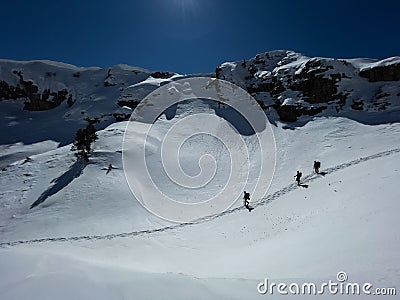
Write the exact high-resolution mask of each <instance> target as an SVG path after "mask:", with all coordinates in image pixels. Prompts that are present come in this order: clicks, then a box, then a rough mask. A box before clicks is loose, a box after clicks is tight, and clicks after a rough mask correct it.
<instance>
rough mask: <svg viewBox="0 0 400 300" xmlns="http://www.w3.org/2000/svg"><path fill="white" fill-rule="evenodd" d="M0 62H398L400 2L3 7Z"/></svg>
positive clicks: (160, 65)
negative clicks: (272, 56) (287, 54)
mask: <svg viewBox="0 0 400 300" xmlns="http://www.w3.org/2000/svg"><path fill="white" fill-rule="evenodd" d="M0 4H1V6H0V9H1V16H0V28H1V36H0V58H8V59H16V60H31V59H50V60H56V61H63V62H67V63H72V64H75V65H79V66H101V67H108V66H112V65H115V64H118V63H126V64H129V65H136V66H140V67H144V68H148V69H151V70H171V71H176V72H182V73H197V72H212V71H214V69H215V67H216V66H217V65H218V64H220V63H222V62H225V61H232V60H242V59H243V58H251V57H254V56H255V55H256V54H258V53H262V52H265V51H269V50H275V49H290V50H295V51H299V52H302V53H304V54H306V55H309V56H326V57H341V58H352V57H372V58H384V57H389V56H395V55H400V38H399V37H400V1H397V0H394V1H391V0H389V1H386V0H381V1H369V0H363V1H362V0H332V1H325V0H318V1H317V0H304V1H302V0H297V1H296V0H292V1H285V0H275V1H270V0H243V1H242V0H240V1H239V0H116V1H111V0H93V1H92V0H68V1H67V0H51V1H50V0H38V1H30V0H20V1H15V0H0Z"/></svg>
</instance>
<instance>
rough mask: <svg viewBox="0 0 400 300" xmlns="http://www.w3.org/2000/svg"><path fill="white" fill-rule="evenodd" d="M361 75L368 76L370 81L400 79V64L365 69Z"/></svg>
mask: <svg viewBox="0 0 400 300" xmlns="http://www.w3.org/2000/svg"><path fill="white" fill-rule="evenodd" d="M359 75H360V76H361V77H364V78H368V81H369V82H377V81H400V64H393V65H387V66H378V67H374V68H369V69H364V70H362V71H360V73H359Z"/></svg>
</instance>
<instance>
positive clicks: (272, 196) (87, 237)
mask: <svg viewBox="0 0 400 300" xmlns="http://www.w3.org/2000/svg"><path fill="white" fill-rule="evenodd" d="M396 153H400V148H395V149H392V150H388V151H383V152H379V153H376V154H372V155H369V156H365V157H361V158H358V159H355V160H352V161H349V162H346V163H343V164H340V165H337V166H334V167H331V168H327V169H325V170H323V171H322V172H325V173H326V175H329V174H331V173H334V172H337V171H340V170H342V169H345V168H348V167H351V166H354V165H358V164H360V163H362V162H366V161H369V160H372V159H377V158H381V157H385V156H389V155H392V154H396ZM322 172H321V173H322ZM321 177H323V176H322V175H319V174H314V173H313V174H309V175H307V176H305V177H303V180H302V183H307V182H312V181H314V180H316V179H319V178H321ZM297 188H299V187H298V185H297V183H295V182H294V183H292V184H289V185H287V186H285V187H283V188H281V189H280V190H278V191H276V192H274V193H272V194H270V195H268V196H266V197H264V198H260V199H258V200H256V201H254V202H252V203H251V204H252V207H254V208H255V207H257V206H261V205H266V204H269V203H271V202H272V201H274V200H276V199H278V198H279V197H281V196H283V195H285V194H287V193H289V192H291V191H293V190H295V189H297ZM245 209H246V208H245V207H244V206H239V207H235V208H231V209H228V210H225V211H223V212H222V213H219V214H216V215H211V216H206V217H203V218H200V219H197V220H194V221H192V222H187V223H180V224H176V225H171V226H167V227H162V228H156V229H150V230H140V231H132V232H123V233H114V234H106V235H84V236H73V237H53V238H40V239H32V240H19V241H12V242H0V247H2V248H4V247H12V246H17V245H22V244H34V243H47V242H72V241H90V240H111V239H115V238H126V237H134V236H140V235H147V234H153V233H158V232H164V231H167V230H173V229H177V228H182V227H185V226H191V225H196V224H200V223H203V222H206V221H211V220H212V219H215V218H217V217H222V216H225V215H228V214H232V213H235V212H238V211H240V210H245Z"/></svg>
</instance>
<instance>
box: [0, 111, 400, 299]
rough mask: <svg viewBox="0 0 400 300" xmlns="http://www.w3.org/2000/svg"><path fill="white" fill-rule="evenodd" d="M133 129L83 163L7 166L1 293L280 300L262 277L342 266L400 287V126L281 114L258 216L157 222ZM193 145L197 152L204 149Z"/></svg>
mask: <svg viewBox="0 0 400 300" xmlns="http://www.w3.org/2000/svg"><path fill="white" fill-rule="evenodd" d="M177 111H179V109H178V110H177ZM125 126H126V123H125V122H121V123H116V124H112V125H110V126H109V127H107V128H106V129H104V130H102V131H100V132H99V140H98V141H96V144H95V150H94V153H93V155H92V158H91V161H90V163H89V164H88V165H87V166H86V167H84V166H82V165H80V163H79V162H75V157H74V156H73V154H72V153H71V152H70V150H69V149H70V146H65V147H61V148H58V149H55V150H51V151H48V152H43V153H38V154H36V155H32V156H31V158H32V160H31V161H27V162H25V161H24V160H20V161H17V162H14V163H12V164H11V165H9V166H7V167H6V169H5V170H3V171H1V177H0V201H1V202H0V205H1V210H0V222H1V223H0V226H1V227H0V230H1V231H0V234H1V240H0V241H1V243H2V246H3V247H2V248H1V249H0V278H1V280H0V298H1V299H25V298H28V297H29V298H30V299H188V298H191V299H260V298H262V297H266V298H267V297H271V296H270V295H265V296H260V295H259V294H258V293H257V285H258V283H259V282H261V281H263V280H264V278H265V277H267V278H269V279H270V280H272V281H275V282H280V281H281V280H286V281H288V280H289V281H291V280H293V281H302V280H305V281H307V282H309V281H312V280H315V281H316V282H319V281H322V280H328V279H332V280H335V277H336V273H337V272H339V271H345V272H347V274H348V275H349V281H351V282H355V281H358V282H360V283H363V282H366V281H367V282H371V283H373V284H374V286H375V287H393V286H395V287H396V286H397V288H398V287H399V283H400V266H399V261H400V251H399V250H400V247H399V246H400V234H399V232H398V227H399V221H398V211H399V209H400V203H399V201H398V192H397V182H398V176H399V170H400V152H399V151H398V147H399V145H400V134H399V133H400V125H399V124H397V123H395V124H384V125H374V126H369V125H363V124H360V123H357V122H355V121H352V120H349V119H346V118H316V119H314V120H313V121H312V122H309V123H307V124H306V125H304V126H302V127H299V128H295V129H292V130H289V129H284V126H283V125H282V124H281V123H279V122H278V123H277V126H276V127H273V130H274V133H275V138H276V143H277V169H276V174H275V177H274V179H273V183H272V186H271V189H270V191H269V193H268V194H269V195H270V197H269V198H267V199H266V200H265V201H264V202H263V200H261V199H252V204H253V205H255V206H256V208H255V209H254V210H253V211H252V212H251V213H249V212H248V211H247V210H245V209H233V210H231V211H228V213H226V214H224V215H221V216H219V217H217V218H215V219H213V220H210V221H207V222H199V223H196V222H195V224H189V225H179V224H178V225H174V224H170V223H167V222H166V221H163V220H160V219H158V218H157V217H155V216H153V215H151V214H150V213H149V212H148V211H147V210H145V209H144V208H143V207H141V206H140V205H139V203H138V202H137V201H136V200H135V199H134V198H133V196H132V194H131V192H130V190H129V188H128V186H127V183H126V181H125V178H124V172H123V169H122V162H121V146H122V138H123V133H124V129H125ZM21 147H23V146H22V145H21ZM392 149H394V151H392V152H387V151H388V150H392ZM396 149H397V150H396ZM186 150H188V151H187V152H186V155H190V153H192V155H193V157H198V155H197V153H196V151H197V150H198V149H197V148H196V145H193V147H192V148H191V149H186ZM10 151H11V150H10ZM385 151H386V152H385ZM382 152H383V154H381V155H377V156H373V155H374V154H377V153H382ZM362 157H369V158H370V159H364V160H358V161H357V159H359V158H362ZM313 160H320V161H321V162H322V171H324V170H325V169H328V172H327V174H326V175H325V176H323V175H313V176H312V177H310V178H309V182H306V183H307V184H308V185H309V187H308V188H303V187H297V186H295V185H293V175H294V174H295V171H296V170H301V171H302V172H303V174H304V175H309V174H312V162H313ZM351 161H352V163H350V164H347V165H346V164H344V163H346V162H351ZM109 163H112V165H113V166H114V167H115V168H114V169H112V170H111V172H109V173H108V174H107V166H108V164H109ZM183 163H184V164H185V163H186V164H187V165H184V166H183V168H187V169H190V168H191V167H192V165H191V163H196V161H195V162H192V161H190V159H186V160H184V161H183ZM335 166H339V167H338V168H336V169H335V168H331V167H335ZM329 168H331V169H329ZM271 195H272V196H271ZM188 196H190V195H188ZM38 198H41V199H42V200H43V202H42V203H41V204H40V205H39V206H37V207H36V208H34V209H32V210H30V209H29V207H30V205H31V204H32V203H33V202H34V201H36V200H37V199H38ZM257 203H259V205H257ZM240 205H241V203H237V204H236V206H235V207H239V206H240ZM166 227H171V228H166ZM157 228H161V230H159V231H157V230H153V229H157ZM124 233H125V234H124ZM59 238H65V239H59ZM18 241H21V242H20V243H18ZM7 242H17V243H10V244H7ZM274 297H276V296H274ZM297 297H298V298H299V299H301V298H302V297H301V296H297ZM322 297H324V298H329V295H324V296H322ZM331 297H332V298H333V297H334V296H331ZM343 297H344V296H343ZM372 298H373V297H372ZM379 298H384V297H379ZM392 298H395V297H392Z"/></svg>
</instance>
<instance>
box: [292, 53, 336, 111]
mask: <svg viewBox="0 0 400 300" xmlns="http://www.w3.org/2000/svg"><path fill="white" fill-rule="evenodd" d="M331 69H333V67H332V66H323V65H322V64H321V62H319V61H318V60H314V61H313V60H310V61H308V62H307V63H306V64H305V67H304V68H303V69H302V70H301V72H300V73H299V74H295V75H294V76H293V79H294V82H295V83H293V84H292V85H290V86H289V88H290V89H292V90H294V91H300V92H303V95H304V97H305V99H304V100H305V101H306V102H308V103H311V104H314V103H326V102H328V101H331V100H333V99H335V98H337V97H338V95H337V92H338V90H337V84H336V83H337V82H338V81H340V80H341V74H338V73H335V74H331V75H330V76H329V77H326V76H324V74H323V73H324V72H326V71H328V70H331Z"/></svg>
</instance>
